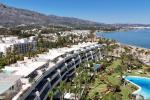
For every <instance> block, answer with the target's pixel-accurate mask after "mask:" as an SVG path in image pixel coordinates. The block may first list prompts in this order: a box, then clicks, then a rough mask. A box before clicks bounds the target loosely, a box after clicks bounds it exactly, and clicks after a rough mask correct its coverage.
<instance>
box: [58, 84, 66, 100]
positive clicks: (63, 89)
mask: <svg viewBox="0 0 150 100" xmlns="http://www.w3.org/2000/svg"><path fill="white" fill-rule="evenodd" d="M57 88H58V90H59V92H60V93H61V100H64V92H65V82H64V81H61V82H60V84H59V86H58V87H57Z"/></svg>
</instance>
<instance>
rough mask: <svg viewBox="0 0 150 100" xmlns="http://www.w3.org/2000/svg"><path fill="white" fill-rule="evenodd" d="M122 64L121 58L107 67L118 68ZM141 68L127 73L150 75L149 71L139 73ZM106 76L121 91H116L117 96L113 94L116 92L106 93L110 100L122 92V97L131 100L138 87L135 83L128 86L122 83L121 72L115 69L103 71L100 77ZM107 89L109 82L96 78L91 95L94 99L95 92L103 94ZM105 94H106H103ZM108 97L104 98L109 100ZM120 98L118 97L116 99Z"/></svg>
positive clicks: (108, 68)
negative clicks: (109, 72) (131, 95)
mask: <svg viewBox="0 0 150 100" xmlns="http://www.w3.org/2000/svg"><path fill="white" fill-rule="evenodd" d="M120 64H121V60H118V59H117V60H115V61H113V62H112V64H111V65H110V66H109V67H106V68H107V69H106V70H107V71H110V70H111V69H114V68H117V67H119V65H120ZM139 70H142V72H144V70H143V69H139ZM139 70H132V71H131V72H130V73H128V72H126V75H135V76H148V74H147V72H146V73H141V74H140V73H138V71H139ZM103 75H104V76H106V77H107V79H108V82H110V83H111V85H119V86H120V89H121V92H117V93H115V95H116V96H113V95H114V94H112V92H110V93H108V94H106V95H105V97H106V98H107V99H108V100H113V98H114V97H117V95H119V96H120V94H121V95H122V96H121V98H122V100H130V99H129V95H130V94H132V93H133V92H134V91H135V90H136V89H137V87H135V86H134V85H132V84H130V83H128V84H127V85H126V86H124V85H120V77H121V76H120V73H119V72H118V73H117V72H115V71H113V73H111V74H107V73H106V72H104V73H102V74H101V75H100V76H98V77H99V78H100V77H101V76H102V77H103ZM106 90H107V84H105V82H104V83H103V82H102V81H101V80H100V79H98V78H96V80H95V82H94V83H92V84H91V90H90V91H89V94H88V95H89V97H90V98H91V99H92V98H93V97H94V94H95V93H96V92H99V93H100V95H102V94H101V93H102V92H104V91H106ZM102 96H104V95H102ZM107 99H105V98H104V99H103V100H107ZM115 100H118V99H115Z"/></svg>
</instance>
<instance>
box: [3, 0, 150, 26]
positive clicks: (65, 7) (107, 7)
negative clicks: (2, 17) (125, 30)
mask: <svg viewBox="0 0 150 100" xmlns="http://www.w3.org/2000/svg"><path fill="white" fill-rule="evenodd" d="M0 2H1V3H4V4H7V5H9V6H13V7H17V8H25V9H30V10H34V11H38V12H41V13H45V14H48V15H50V14H53V15H59V16H69V17H77V18H82V19H88V20H92V21H98V22H104V23H149V24H150V0H0Z"/></svg>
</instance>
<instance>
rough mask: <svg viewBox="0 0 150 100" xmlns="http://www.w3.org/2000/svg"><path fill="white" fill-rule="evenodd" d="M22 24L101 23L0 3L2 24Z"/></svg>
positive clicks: (0, 20)
mask: <svg viewBox="0 0 150 100" xmlns="http://www.w3.org/2000/svg"><path fill="white" fill-rule="evenodd" d="M20 24H26V25H31V24H38V25H48V24H56V25H57V24H62V25H76V26H78V25H88V26H95V25H100V24H101V23H97V22H92V21H88V20H82V19H78V18H71V17H59V16H55V15H45V14H41V13H38V12H35V11H30V10H25V9H19V8H14V7H9V6H6V5H4V4H0V25H4V26H5V25H6V26H9V25H20Z"/></svg>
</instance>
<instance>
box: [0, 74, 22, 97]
mask: <svg viewBox="0 0 150 100" xmlns="http://www.w3.org/2000/svg"><path fill="white" fill-rule="evenodd" d="M20 77H21V76H19V75H8V74H6V73H0V94H2V93H4V92H5V91H7V90H8V89H9V88H10V87H11V86H13V85H14V84H15V82H16V81H17V80H19V79H20Z"/></svg>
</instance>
